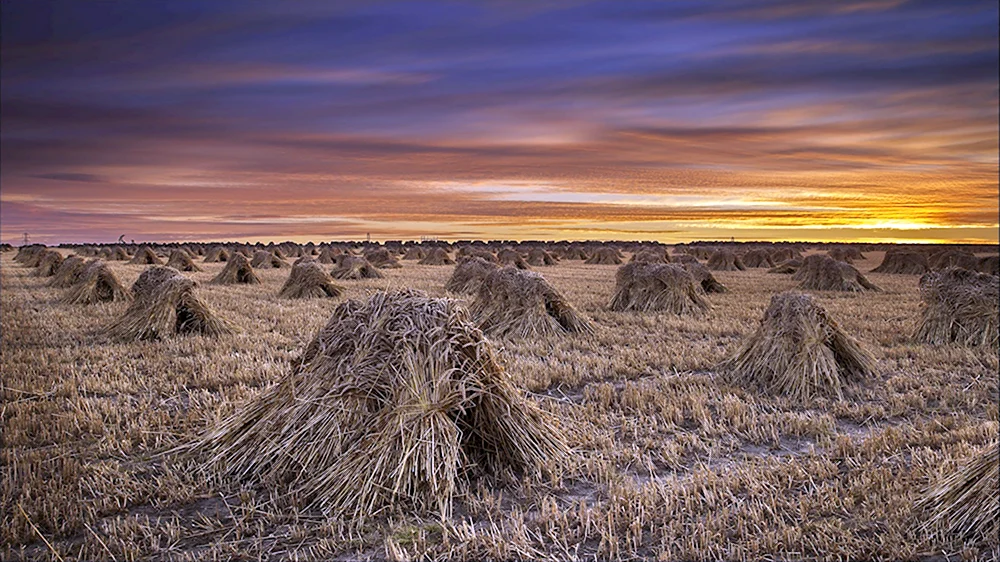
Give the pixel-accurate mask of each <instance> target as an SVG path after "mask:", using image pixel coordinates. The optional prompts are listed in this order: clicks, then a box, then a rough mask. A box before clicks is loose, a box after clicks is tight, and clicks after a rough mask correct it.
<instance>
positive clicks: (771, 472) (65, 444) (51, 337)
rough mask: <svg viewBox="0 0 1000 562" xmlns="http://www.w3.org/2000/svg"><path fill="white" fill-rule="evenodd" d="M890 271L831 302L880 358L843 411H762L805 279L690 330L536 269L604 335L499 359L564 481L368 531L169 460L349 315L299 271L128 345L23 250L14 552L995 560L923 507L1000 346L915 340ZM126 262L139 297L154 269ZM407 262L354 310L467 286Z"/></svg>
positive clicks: (6, 346)
mask: <svg viewBox="0 0 1000 562" xmlns="http://www.w3.org/2000/svg"><path fill="white" fill-rule="evenodd" d="M64 253H68V252H65V251H64ZM882 256H883V254H882V253H881V252H869V253H868V254H867V259H866V260H864V261H861V262H857V263H855V266H856V267H857V268H858V269H859V270H861V271H862V272H865V273H866V275H867V276H868V278H869V279H870V280H872V281H873V282H874V283H875V284H877V285H879V286H880V287H881V288H882V289H883V292H879V293H857V294H855V293H833V292H815V293H814V294H815V296H816V297H817V299H818V301H819V302H820V303H821V304H822V305H823V306H824V307H825V308H826V309H827V311H828V312H829V313H830V315H831V317H833V318H834V319H835V320H837V321H838V322H839V323H840V325H841V327H842V328H843V329H844V330H845V331H846V332H848V333H849V334H852V335H853V336H855V337H856V338H858V339H859V340H860V341H862V342H863V343H864V344H865V345H866V346H868V347H869V348H870V349H871V350H872V351H873V352H874V354H875V356H876V357H877V358H878V360H879V371H880V373H879V374H878V376H877V377H876V379H875V380H874V381H873V382H871V383H869V384H866V385H864V386H863V387H861V388H855V389H852V390H851V391H850V392H849V393H848V395H847V396H846V397H845V400H843V401H836V400H828V399H821V398H818V399H813V400H808V401H804V402H803V401H792V400H788V399H784V398H780V397H777V398H776V397H771V396H765V395H760V394H758V393H755V392H751V391H748V390H744V389H742V388H738V387H734V386H730V385H727V384H726V383H725V382H724V381H722V380H721V378H720V377H719V376H718V374H717V372H716V370H715V367H716V365H717V364H718V363H719V362H720V361H721V360H722V359H723V358H725V357H726V356H727V354H729V353H731V352H732V351H733V350H734V349H735V348H736V347H737V346H738V344H739V343H740V341H741V340H742V339H743V338H744V337H746V336H747V335H749V334H750V333H752V332H753V331H754V330H755V328H756V327H757V325H758V323H759V322H760V318H761V316H762V314H763V311H764V309H765V308H766V307H767V305H768V302H769V300H770V298H771V296H772V295H774V294H776V293H778V292H781V291H784V290H788V289H793V288H795V286H796V282H795V281H793V280H792V279H791V278H790V276H787V275H778V274H768V273H765V271H766V270H765V269H751V270H748V271H736V272H725V271H721V272H713V273H714V274H715V276H716V278H718V279H719V281H721V282H722V283H723V284H724V285H726V286H727V287H728V288H729V292H728V293H724V294H711V295H708V296H707V298H708V300H709V301H710V302H711V305H712V309H711V310H710V311H708V312H707V313H706V314H704V315H703V316H700V317H691V316H683V317H681V316H676V315H673V314H670V313H653V312H650V313H634V312H612V311H609V310H608V307H607V304H608V301H609V299H610V298H611V295H612V292H613V290H614V286H615V272H616V270H617V267H616V266H607V265H585V264H583V263H582V262H581V261H577V260H564V261H562V262H561V263H560V264H559V265H556V266H551V267H535V268H534V269H535V270H536V271H538V272H540V273H542V274H543V275H544V276H545V278H546V279H547V280H548V281H549V282H550V283H551V284H553V285H554V286H555V287H556V288H557V289H558V290H560V291H561V292H563V294H564V295H566V297H567V298H568V299H569V301H570V302H571V303H573V304H574V305H575V306H576V307H577V308H578V309H579V310H580V311H581V312H582V313H583V314H585V315H586V316H588V317H589V318H591V319H592V320H593V322H594V324H595V327H596V331H595V333H594V334H592V335H566V336H560V337H552V338H538V339H535V340H533V341H509V340H504V341H499V342H497V345H498V346H500V347H502V351H501V353H500V357H501V358H502V360H503V362H504V364H505V367H506V370H507V372H508V374H509V375H510V377H511V379H512V380H513V381H514V382H515V384H516V385H517V386H518V387H520V388H521V389H523V390H524V391H526V392H528V393H530V397H531V399H532V400H534V401H536V402H538V403H539V404H540V406H541V407H542V408H543V409H545V410H548V411H549V412H551V413H553V414H554V416H555V417H556V418H557V419H559V420H560V423H561V425H562V426H563V429H564V430H565V432H566V435H567V438H568V441H569V444H570V445H571V447H572V448H573V456H572V457H571V459H570V461H569V462H567V463H566V466H564V467H561V477H556V478H553V479H551V480H550V481H545V482H532V481H525V482H524V483H523V484H522V485H521V486H517V487H507V488H497V489H490V488H487V487H485V486H482V487H479V488H477V489H473V490H466V491H465V493H464V494H463V495H462V496H461V497H460V498H459V501H458V503H457V504H456V509H455V514H454V516H453V517H452V518H451V519H449V520H445V521H441V520H438V519H435V518H433V517H415V516H406V515H399V516H393V517H390V518H387V519H382V520H380V521H379V522H377V523H372V524H371V525H369V526H367V527H366V528H365V529H364V530H363V531H361V532H357V531H352V530H351V529H350V527H349V526H347V525H345V524H344V522H340V521H335V520H329V519H326V518H324V517H322V516H320V515H319V514H317V513H313V512H308V511H297V512H296V511H294V510H289V509H282V510H278V509H275V508H274V507H273V506H272V505H271V504H270V503H268V502H267V498H266V497H260V496H259V495H255V494H253V493H251V492H250V491H248V490H241V489H240V485H239V483H238V482H225V481H220V480H218V479H215V478H213V477H212V476H211V474H206V473H204V472H203V471H202V470H200V468H201V467H200V466H199V464H198V462H197V460H195V459H187V458H185V459H182V458H178V457H177V456H175V455H171V454H163V453H164V452H165V451H169V450H170V449H171V448H173V447H176V446H178V445H182V444H184V443H187V442H189V441H190V440H191V439H193V438H194V437H196V436H198V435H200V434H201V433H202V432H203V431H205V430H206V429H207V428H209V427H210V426H212V425H213V424H214V423H215V422H216V421H218V420H219V419H220V418H222V417H224V416H226V415H228V414H231V413H232V412H234V411H236V410H237V409H238V408H239V407H240V406H241V404H243V403H245V401H247V400H249V399H251V398H252V397H254V396H255V395H257V394H259V393H260V392H261V391H262V390H263V389H265V388H267V387H269V386H270V385H273V384H275V383H276V382H277V381H279V380H281V379H282V378H283V377H284V376H285V375H286V374H287V373H288V372H289V369H290V367H289V365H290V362H291V361H292V360H293V359H294V358H295V357H296V356H297V355H298V354H299V353H301V351H302V350H303V348H304V347H305V345H306V344H307V343H308V342H309V340H310V339H311V338H312V337H313V335H314V334H315V333H316V331H317V330H319V329H320V328H321V327H322V326H323V325H324V323H325V322H326V320H327V318H328V317H329V315H330V313H331V312H332V311H333V309H334V308H335V307H336V306H337V304H339V303H340V302H342V301H343V300H344V299H343V298H340V299H296V300H289V299H281V298H278V296H277V293H278V290H279V288H280V287H281V285H282V283H283V282H284V280H285V278H286V277H287V276H288V270H287V269H281V270H278V269H275V270H259V271H258V275H260V276H261V278H262V281H263V283H262V284H261V285H256V286H218V285H209V284H207V281H208V280H209V279H211V278H212V277H214V276H215V275H216V274H217V273H218V272H219V270H221V269H222V266H223V265H224V264H222V263H215V264H202V263H201V262H200V260H196V261H197V263H198V265H199V266H200V267H202V268H203V269H204V270H205V271H203V272H198V273H186V274H185V275H187V276H188V277H191V278H193V279H195V280H197V281H199V282H201V286H200V287H199V288H198V289H197V294H198V295H199V296H200V297H201V298H202V299H203V300H204V301H205V302H207V303H208V304H209V305H210V307H211V308H212V309H213V310H214V311H215V312H216V313H218V315H219V316H221V317H222V318H224V319H226V320H227V321H229V322H230V323H231V324H233V325H234V326H236V327H237V331H236V333H235V334H232V335H225V336H220V337H217V338H206V337H201V336H184V337H177V338H173V339H167V340H164V341H156V342H142V343H122V342H116V341H109V340H108V339H107V338H106V337H105V336H103V335H102V334H101V328H102V327H103V326H105V325H107V324H108V323H109V322H110V321H111V320H112V319H114V318H115V317H117V316H118V315H120V314H121V313H122V311H123V310H124V309H125V307H126V305H125V304H122V303H115V304H101V305H89V306H82V305H65V304H60V303H59V302H58V297H59V296H60V295H61V294H62V292H63V291H64V289H53V288H49V287H47V286H46V282H47V279H45V278H38V277H33V276H31V275H30V273H31V271H32V269H29V268H25V267H22V266H20V265H19V264H17V263H15V262H13V261H12V257H13V253H10V252H9V253H4V254H3V255H2V258H0V259H2V263H0V273H2V280H0V283H2V285H0V298H2V327H0V329H2V343H0V353H2V371H3V389H2V390H3V395H2V398H3V406H2V413H0V431H2V457H0V461H2V462H0V464H2V467H0V470H2V480H3V481H2V484H3V485H2V515H0V517H2V521H0V540H2V544H3V547H2V549H0V558H3V559H5V560H17V559H22V558H25V559H64V560H70V559H85V560H232V559H245V560H257V559H268V560H271V559H274V560H331V559H333V560H351V559H358V558H361V559H365V558H373V559H385V558H388V559H401V560H405V559H413V560H420V559H451V560H481V559H491V560H493V559H499V560H506V559H514V560H521V559H524V560H534V559H556V560H577V559H579V560H589V559H601V560H603V559H626V560H628V559H636V558H638V559H653V560H664V561H673V560H705V559H725V560H758V559H775V560H801V559H805V560H812V559H822V560H845V559H852V560H863V559H886V560H896V559H922V558H927V557H932V556H941V555H951V556H957V557H962V558H973V559H975V558H979V559H995V558H996V557H997V556H998V555H1000V547H998V546H997V544H996V543H993V544H986V545H983V544H979V545H963V544H962V543H960V542H957V541H955V540H949V539H947V538H946V537H940V536H935V535H934V534H933V532H932V531H933V529H929V528H925V527H924V526H922V524H923V522H924V521H925V519H926V514H925V513H923V512H922V511H921V510H920V509H917V508H915V507H914V505H915V503H916V501H917V500H918V498H919V497H920V494H921V492H922V491H923V490H924V489H925V488H926V487H927V486H928V485H929V484H930V483H932V482H933V481H934V480H935V479H937V478H938V476H939V475H941V474H944V473H946V472H949V471H951V470H953V469H954V468H956V467H957V466H960V465H961V464H962V463H963V462H964V460H965V459H967V458H968V457H969V456H970V455H972V454H974V453H975V452H977V451H978V450H980V449H981V448H982V447H983V446H985V445H986V444H987V443H989V442H991V441H993V440H995V439H996V438H997V434H998V399H997V395H998V375H997V370H998V358H997V350H995V349H969V348H964V347H959V346H929V345H922V344H914V343H912V342H911V337H910V336H911V334H912V333H913V330H914V327H915V325H916V322H917V319H918V317H919V311H920V297H919V294H918V290H917V279H918V276H916V275H891V274H877V273H867V272H868V271H869V270H871V269H872V268H874V267H875V266H876V265H878V264H879V263H880V262H881V260H882ZM108 263H109V265H110V266H111V267H112V269H113V270H114V272H115V274H116V275H117V276H118V278H119V280H121V282H122V283H123V284H124V285H125V286H126V287H128V286H130V285H131V283H132V282H134V281H135V279H136V278H137V277H138V276H139V274H140V273H141V272H142V271H143V270H144V269H145V266H140V265H127V264H125V263H123V262H113V261H112V262H108ZM402 263H403V264H404V266H403V268H402V269H398V270H384V271H383V273H385V275H386V278H385V279H379V280H366V281H340V282H339V283H340V284H342V285H344V286H345V287H346V288H347V293H346V298H363V297H365V295H367V294H370V293H371V292H373V291H376V290H381V289H386V288H403V287H410V288H416V289H421V290H424V291H426V292H427V293H429V294H431V295H432V296H445V295H446V293H445V291H444V283H445V281H446V280H447V279H448V278H449V276H450V275H451V273H452V271H453V269H454V266H422V265H416V263H415V262H412V261H404V262H402ZM451 296H453V297H455V298H459V299H464V300H466V301H468V300H470V299H469V297H461V296H455V295H451Z"/></svg>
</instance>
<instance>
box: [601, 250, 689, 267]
mask: <svg viewBox="0 0 1000 562" xmlns="http://www.w3.org/2000/svg"><path fill="white" fill-rule="evenodd" d="M628 261H629V263H634V262H639V263H670V255H669V254H667V251H666V250H640V251H638V252H636V253H635V254H632V258H631V259H630V260H628ZM695 261H697V260H695ZM619 271H621V270H619Z"/></svg>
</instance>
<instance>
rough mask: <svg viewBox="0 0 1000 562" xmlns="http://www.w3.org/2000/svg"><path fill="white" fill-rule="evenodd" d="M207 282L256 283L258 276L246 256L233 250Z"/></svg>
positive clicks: (221, 283)
mask: <svg viewBox="0 0 1000 562" xmlns="http://www.w3.org/2000/svg"><path fill="white" fill-rule="evenodd" d="M209 283H213V284H216V285H239V284H246V285H256V284H259V283H260V277H257V273H256V272H255V271H254V270H253V267H251V266H250V262H249V261H247V258H246V257H245V256H244V255H243V254H241V253H239V252H233V254H232V255H231V256H229V259H228V260H227V261H226V265H225V267H223V268H222V271H220V272H219V274H218V275H216V276H215V277H214V278H213V279H212V280H211V281H209Z"/></svg>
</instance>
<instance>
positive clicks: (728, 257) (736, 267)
mask: <svg viewBox="0 0 1000 562" xmlns="http://www.w3.org/2000/svg"><path fill="white" fill-rule="evenodd" d="M708 268H709V269H711V270H714V271H743V270H745V269H746V266H745V265H743V260H742V259H740V257H739V256H737V255H736V254H734V253H733V252H731V251H729V250H718V251H716V252H715V253H713V254H712V255H711V257H709V258H708Z"/></svg>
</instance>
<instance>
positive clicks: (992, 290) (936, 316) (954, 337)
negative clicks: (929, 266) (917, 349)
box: [914, 268, 1000, 350]
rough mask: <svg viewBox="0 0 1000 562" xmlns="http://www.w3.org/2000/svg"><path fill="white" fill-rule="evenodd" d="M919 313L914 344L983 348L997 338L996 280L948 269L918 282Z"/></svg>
mask: <svg viewBox="0 0 1000 562" xmlns="http://www.w3.org/2000/svg"><path fill="white" fill-rule="evenodd" d="M920 296H921V298H922V299H923V310H922V312H921V315H920V324H919V325H918V327H917V332H916V334H915V336H914V339H916V340H917V341H918V342H923V343H929V344H934V345H941V344H947V343H957V344H960V345H965V346H970V347H972V346H987V347H991V348H993V349H994V350H995V349H996V347H997V345H998V343H1000V338H998V322H1000V320H998V314H1000V311H998V308H1000V278H998V277H997V276H995V275H987V274H985V273H976V272H974V271H968V270H965V269H959V268H951V269H946V270H944V271H941V272H931V273H926V274H924V275H923V276H922V277H921V278H920Z"/></svg>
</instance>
